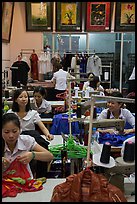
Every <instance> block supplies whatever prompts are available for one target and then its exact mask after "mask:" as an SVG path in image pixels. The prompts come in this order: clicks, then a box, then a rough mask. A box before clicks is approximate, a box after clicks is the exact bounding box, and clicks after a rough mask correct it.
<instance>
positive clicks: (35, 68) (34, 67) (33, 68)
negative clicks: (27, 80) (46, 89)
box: [30, 49, 38, 80]
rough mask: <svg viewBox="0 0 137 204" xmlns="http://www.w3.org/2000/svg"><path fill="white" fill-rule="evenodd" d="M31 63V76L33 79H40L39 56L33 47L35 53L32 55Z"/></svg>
mask: <svg viewBox="0 0 137 204" xmlns="http://www.w3.org/2000/svg"><path fill="white" fill-rule="evenodd" d="M30 63H31V77H32V78H33V80H38V56H37V54H36V53H35V50H34V49H33V53H32V54H31V56H30Z"/></svg>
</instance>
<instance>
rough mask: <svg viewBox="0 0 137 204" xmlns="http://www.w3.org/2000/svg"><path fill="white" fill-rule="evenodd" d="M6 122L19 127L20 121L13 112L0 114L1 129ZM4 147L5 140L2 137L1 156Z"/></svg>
mask: <svg viewBox="0 0 137 204" xmlns="http://www.w3.org/2000/svg"><path fill="white" fill-rule="evenodd" d="M8 122H12V123H14V124H15V125H16V126H17V127H18V128H19V129H20V121H19V118H18V116H17V115H16V114H15V113H5V114H4V115H3V116H2V129H3V128H4V126H5V125H6V123H8ZM4 148H5V141H4V139H3V137H2V156H4Z"/></svg>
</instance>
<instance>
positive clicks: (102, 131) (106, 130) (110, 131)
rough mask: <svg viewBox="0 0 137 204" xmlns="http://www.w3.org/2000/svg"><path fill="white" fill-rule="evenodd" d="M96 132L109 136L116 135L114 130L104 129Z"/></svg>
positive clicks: (116, 132)
mask: <svg viewBox="0 0 137 204" xmlns="http://www.w3.org/2000/svg"><path fill="white" fill-rule="evenodd" d="M98 132H101V133H109V134H118V131H116V130H115V129H104V130H101V129H98Z"/></svg>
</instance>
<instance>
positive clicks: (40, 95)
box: [31, 86, 53, 118]
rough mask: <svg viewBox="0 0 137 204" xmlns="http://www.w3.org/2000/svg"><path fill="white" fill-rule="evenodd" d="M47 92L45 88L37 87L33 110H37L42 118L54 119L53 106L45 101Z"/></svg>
mask: <svg viewBox="0 0 137 204" xmlns="http://www.w3.org/2000/svg"><path fill="white" fill-rule="evenodd" d="M46 95H47V93H46V90H45V88H44V87H41V86H38V87H35V89H34V92H33V96H34V99H33V100H32V105H31V107H32V109H34V110H37V111H38V113H39V114H40V117H44V118H46V117H53V115H52V113H51V111H52V108H51V104H50V103H49V102H48V101H47V100H46V99H45V98H46Z"/></svg>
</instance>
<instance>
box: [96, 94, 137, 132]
mask: <svg viewBox="0 0 137 204" xmlns="http://www.w3.org/2000/svg"><path fill="white" fill-rule="evenodd" d="M110 96H113V97H120V98H122V97H123V95H122V94H121V93H120V92H119V91H114V92H112V93H111V95H110ZM107 106H108V108H107V109H104V110H103V111H102V112H101V114H100V115H99V117H98V118H97V120H101V119H124V120H125V123H129V125H130V126H131V128H130V129H126V127H125V129H124V133H125V134H129V133H134V132H135V117H134V116H133V115H132V113H131V112H130V111H129V110H128V109H126V108H123V103H122V102H117V101H113V100H110V101H109V102H108V103H107ZM98 131H100V132H109V133H113V132H114V128H113V129H104V130H101V129H98Z"/></svg>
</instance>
